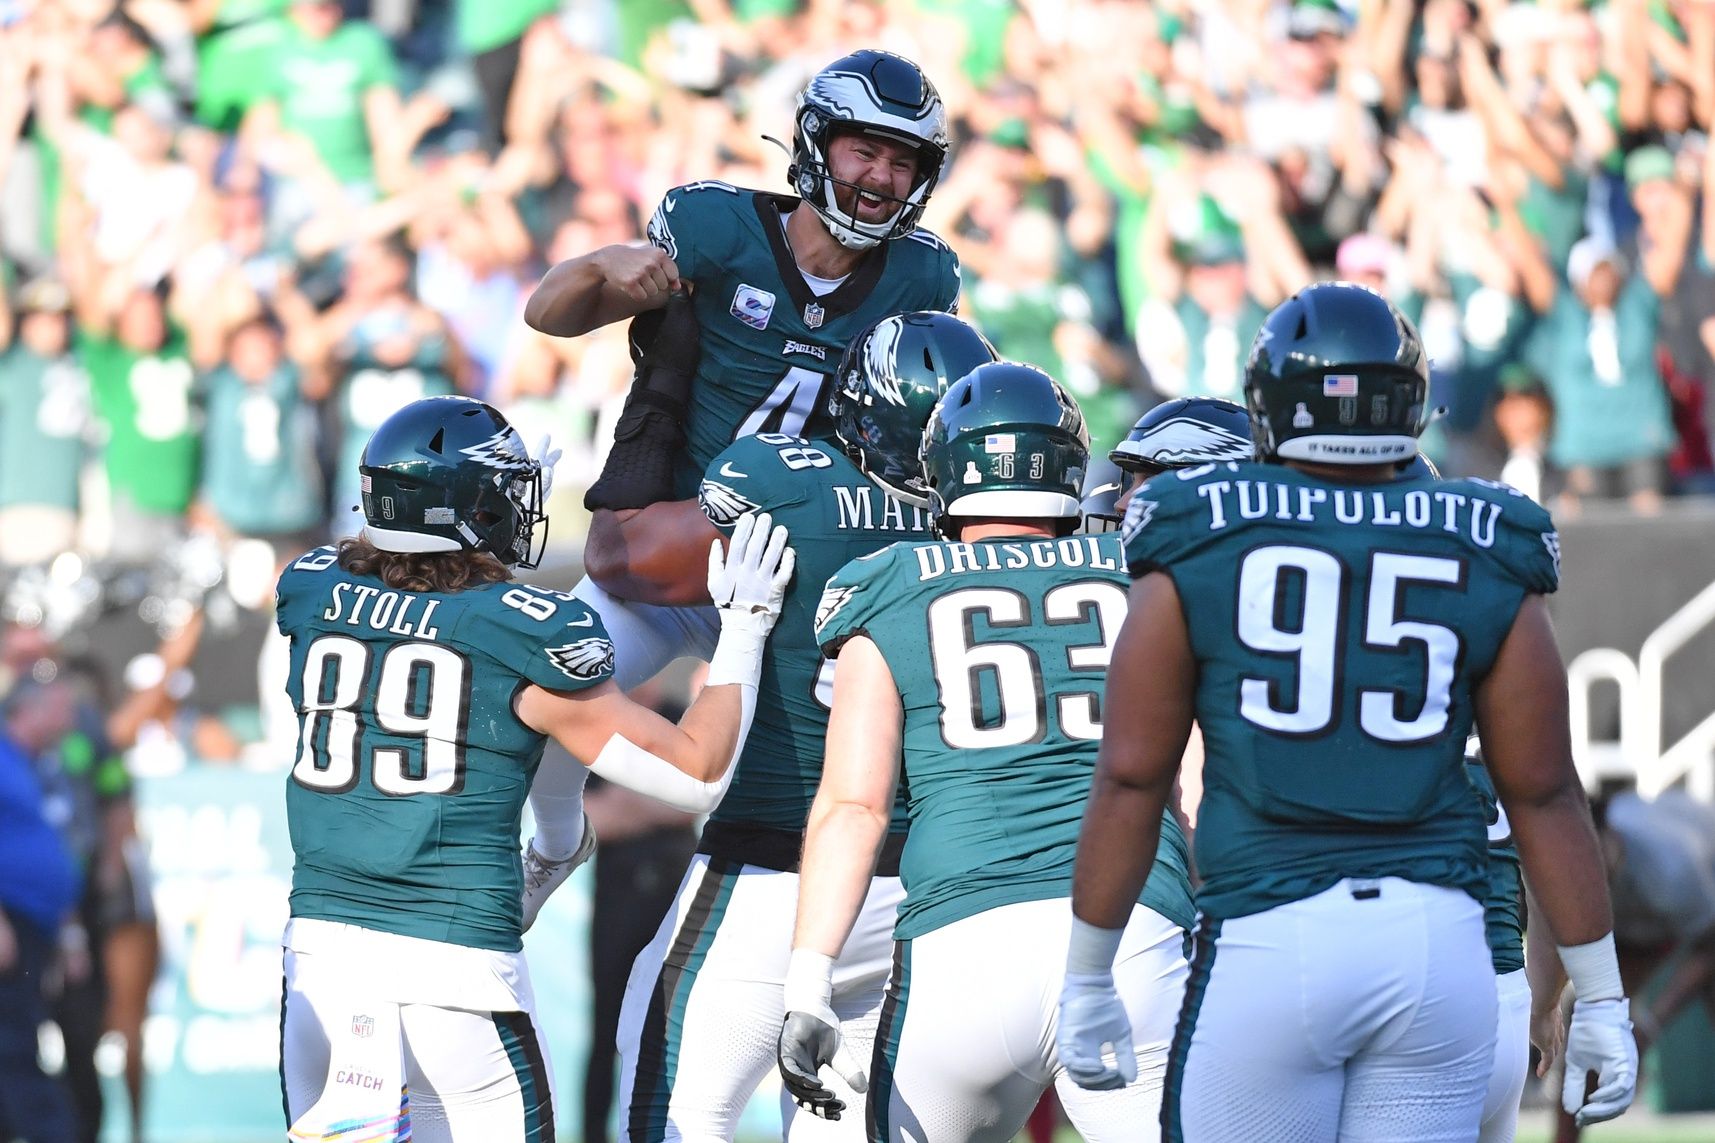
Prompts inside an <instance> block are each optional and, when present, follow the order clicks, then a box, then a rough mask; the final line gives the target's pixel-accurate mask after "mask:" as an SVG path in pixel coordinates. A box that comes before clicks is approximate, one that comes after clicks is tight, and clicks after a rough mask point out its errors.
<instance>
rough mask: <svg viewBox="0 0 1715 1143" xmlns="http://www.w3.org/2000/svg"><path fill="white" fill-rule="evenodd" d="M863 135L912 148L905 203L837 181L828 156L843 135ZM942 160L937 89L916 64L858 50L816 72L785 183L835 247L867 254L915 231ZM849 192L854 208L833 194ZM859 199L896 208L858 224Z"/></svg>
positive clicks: (801, 107)
mask: <svg viewBox="0 0 1715 1143" xmlns="http://www.w3.org/2000/svg"><path fill="white" fill-rule="evenodd" d="M842 133H845V134H853V135H867V136H872V137H874V138H877V139H883V140H887V141H889V142H893V143H898V144H901V145H903V146H906V147H909V148H911V149H912V150H913V151H915V152H916V155H917V171H916V174H915V175H914V176H913V178H912V181H911V188H910V190H908V191H907V192H906V194H905V195H904V196H903V197H900V196H894V195H879V194H877V193H876V192H875V191H874V190H871V189H869V188H866V187H860V186H858V185H857V184H856V183H851V182H847V181H845V180H842V179H837V178H835V177H834V175H833V172H832V170H831V169H830V165H829V158H828V152H829V148H830V146H831V145H832V143H833V141H834V139H835V138H837V137H838V136H839V135H840V134H842ZM946 158H947V113H946V110H945V108H943V107H942V105H941V97H940V95H939V94H937V93H936V91H935V88H934V85H932V84H931V83H930V82H929V80H928V78H927V77H925V76H924V75H923V73H922V72H921V71H920V70H918V68H917V66H916V65H915V64H913V63H911V62H910V61H909V60H906V59H904V58H902V57H900V56H896V55H892V54H891V53H888V52H878V51H867V50H866V51H860V52H854V53H853V54H852V55H850V56H847V57H845V58H844V59H841V60H836V61H835V62H834V63H832V64H829V65H828V66H827V67H826V68H824V69H823V70H822V71H820V72H818V73H817V74H816V75H815V76H814V77H813V78H812V79H811V80H810V83H809V85H808V86H806V87H805V89H804V91H803V92H802V93H801V94H800V95H799V97H798V112H797V116H796V118H795V120H794V123H793V130H792V164H791V166H790V167H788V168H787V171H786V177H787V178H788V179H790V180H791V182H792V187H793V189H794V190H796V191H797V192H798V194H799V196H800V197H802V198H803V199H804V201H805V202H807V203H809V204H810V207H811V209H813V210H814V211H815V212H816V214H817V216H818V217H820V218H821V220H822V222H823V223H824V224H825V225H826V226H827V228H828V233H829V234H831V235H833V237H834V240H835V241H837V242H839V243H840V245H842V246H845V247H846V248H848V249H851V250H868V249H870V248H871V247H873V246H875V245H877V244H879V243H881V242H885V241H887V240H889V239H893V238H901V237H904V236H905V235H907V234H910V233H911V232H912V231H913V230H915V229H916V228H917V223H918V221H919V220H920V219H921V218H922V215H923V207H924V205H925V204H926V203H927V202H928V201H929V196H930V195H931V194H932V193H933V192H934V189H935V184H936V183H937V182H939V181H940V178H941V168H942V166H943V165H944V164H945V162H946ZM842 187H843V188H848V189H850V190H851V192H852V194H853V196H854V197H853V202H852V208H853V209H852V210H851V211H847V210H846V209H844V208H843V207H841V206H840V204H839V200H838V197H837V191H838V190H839V189H840V188H842ZM859 194H869V195H874V196H875V197H878V198H880V199H882V201H883V202H891V203H894V204H896V209H895V210H894V212H893V213H892V215H890V216H889V217H888V218H885V219H882V220H880V221H877V222H864V221H861V220H860V219H859V218H858V217H857V214H856V209H857V199H856V196H857V195H859Z"/></svg>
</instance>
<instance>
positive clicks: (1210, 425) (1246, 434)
mask: <svg viewBox="0 0 1715 1143" xmlns="http://www.w3.org/2000/svg"><path fill="white" fill-rule="evenodd" d="M1255 455H1256V446H1255V445H1254V444H1252V443H1251V418H1250V414H1249V413H1247V412H1246V411H1245V407H1244V406H1243V405H1240V404H1237V403H1235V402H1233V401H1223V400H1221V399H1220V398H1219V397H1179V398H1176V399H1175V400H1172V401H1164V402H1162V403H1161V404H1159V405H1157V406H1155V408H1153V409H1151V410H1149V412H1147V413H1145V414H1144V415H1143V416H1141V417H1139V418H1138V419H1137V424H1135V425H1133V426H1132V427H1131V432H1129V433H1127V434H1126V438H1125V440H1123V441H1121V442H1120V443H1119V444H1118V445H1117V446H1115V448H1114V450H1113V451H1112V452H1110V453H1108V459H1109V460H1111V461H1113V462H1114V463H1115V464H1117V465H1119V467H1120V468H1122V469H1124V470H1125V471H1126V472H1134V473H1135V472H1142V473H1149V474H1151V475H1153V474H1154V473H1156V472H1160V471H1162V470H1163V469H1168V468H1189V467H1191V466H1192V465H1197V464H1214V463H1216V462H1218V461H1224V460H1250V459H1252V458H1253V457H1254V456H1255Z"/></svg>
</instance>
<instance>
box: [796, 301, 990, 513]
mask: <svg viewBox="0 0 1715 1143" xmlns="http://www.w3.org/2000/svg"><path fill="white" fill-rule="evenodd" d="M996 356H997V355H996V353H995V351H994V346H992V345H990V344H989V343H988V341H987V340H986V339H985V338H984V337H983V335H982V334H980V333H978V332H977V331H976V330H974V329H972V328H971V327H970V326H968V325H966V324H965V323H964V322H962V321H960V320H959V319H958V318H956V317H954V316H953V315H952V314H944V313H938V312H936V311H933V310H918V311H915V312H913V313H905V314H894V315H893V316H891V317H884V318H882V319H881V320H880V321H878V322H876V323H875V324H874V325H871V326H870V327H869V328H868V329H866V330H864V331H863V332H862V333H860V334H858V335H857V336H856V337H854V338H852V340H851V344H849V345H848V346H847V347H846V352H845V356H844V357H842V358H841V359H840V366H839V370H838V372H836V373H835V374H834V387H833V395H832V396H830V397H829V398H828V415H829V416H830V417H832V418H833V421H834V435H835V436H837V437H838V438H839V441H840V444H841V445H842V446H843V447H844V448H845V452H846V455H847V456H849V457H851V459H852V463H853V464H855V465H857V466H858V467H859V468H860V469H862V470H863V471H864V473H865V474H866V475H867V476H868V477H869V478H870V479H871V480H873V481H875V482H876V483H877V484H879V485H881V486H882V487H883V488H885V489H887V491H888V492H890V493H891V494H893V495H894V496H897V497H898V498H899V499H901V500H903V501H905V502H906V503H908V504H915V505H917V506H918V507H919V508H925V507H928V504H929V486H928V484H926V483H925V482H924V480H923V464H922V462H921V461H920V460H919V459H918V456H917V453H918V450H919V449H920V448H921V447H922V444H923V426H924V425H925V424H926V423H928V420H929V414H930V413H931V412H933V411H934V408H935V402H936V401H938V400H940V398H941V394H942V393H945V392H946V391H947V386H949V385H951V384H952V383H953V382H955V381H957V380H958V379H959V378H961V377H963V376H964V375H965V374H967V373H969V372H970V371H971V370H973V369H975V368H976V367H977V366H979V365H984V364H987V363H988V362H990V361H993V360H995V359H996Z"/></svg>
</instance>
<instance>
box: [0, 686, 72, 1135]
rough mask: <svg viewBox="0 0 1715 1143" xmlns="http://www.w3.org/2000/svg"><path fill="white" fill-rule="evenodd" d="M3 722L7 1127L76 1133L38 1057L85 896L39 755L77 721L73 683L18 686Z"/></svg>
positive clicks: (2, 1115)
mask: <svg viewBox="0 0 1715 1143" xmlns="http://www.w3.org/2000/svg"><path fill="white" fill-rule="evenodd" d="M9 698H10V701H9V702H8V704H7V706H6V712H5V722H4V725H3V727H0V1136H4V1137H5V1138H7V1139H13V1138H20V1137H21V1138H25V1139H28V1140H30V1143H73V1141H74V1140H75V1139H76V1138H77V1135H76V1131H75V1129H74V1126H73V1119H72V1110H71V1105H70V1103H69V1101H68V1100H67V1098H66V1092H65V1089H64V1088H63V1087H62V1086H61V1085H60V1083H59V1082H58V1081H57V1080H55V1079H53V1078H51V1077H49V1076H48V1075H47V1074H45V1073H44V1072H43V1071H42V1068H41V1064H40V1063H39V1062H38V1060H37V1042H36V1035H37V1029H38V1028H39V1027H40V1026H41V1024H42V1022H43V1021H44V1019H45V1018H46V1013H45V1011H44V1006H43V986H44V982H45V980H46V978H47V976H48V972H49V968H50V966H51V965H52V964H53V963H54V961H55V959H56V957H57V955H58V954H57V950H58V941H59V930H60V926H61V924H62V923H63V922H64V920H65V918H66V917H67V915H68V914H69V913H70V910H71V908H72V906H73V905H74V904H75V903H76V901H77V893H78V878H77V870H76V867H75V866H74V865H73V864H72V860H71V857H70V855H69V854H68V853H67V852H66V850H65V846H64V844H63V843H62V842H61V840H60V835H59V831H58V830H57V829H56V827H55V826H54V824H53V822H52V821H51V820H50V817H49V815H50V808H49V807H48V806H47V805H46V804H45V798H44V792H43V790H42V787H41V783H40V781H39V779H38V777H37V774H36V768H35V765H34V762H33V758H34V756H35V754H36V753H37V752H39V751H40V750H42V749H44V748H45V747H46V746H47V745H48V744H49V743H51V742H53V741H54V740H55V739H56V738H57V737H59V736H60V735H62V734H64V733H65V732H66V731H67V730H68V729H70V727H71V715H72V703H71V699H70V694H69V691H68V689H67V688H66V686H65V684H63V683H54V682H47V683H42V682H38V681H36V680H33V679H26V680H24V681H23V682H20V683H19V684H17V685H16V686H14V687H13V689H12V692H11V695H10V696H9Z"/></svg>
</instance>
